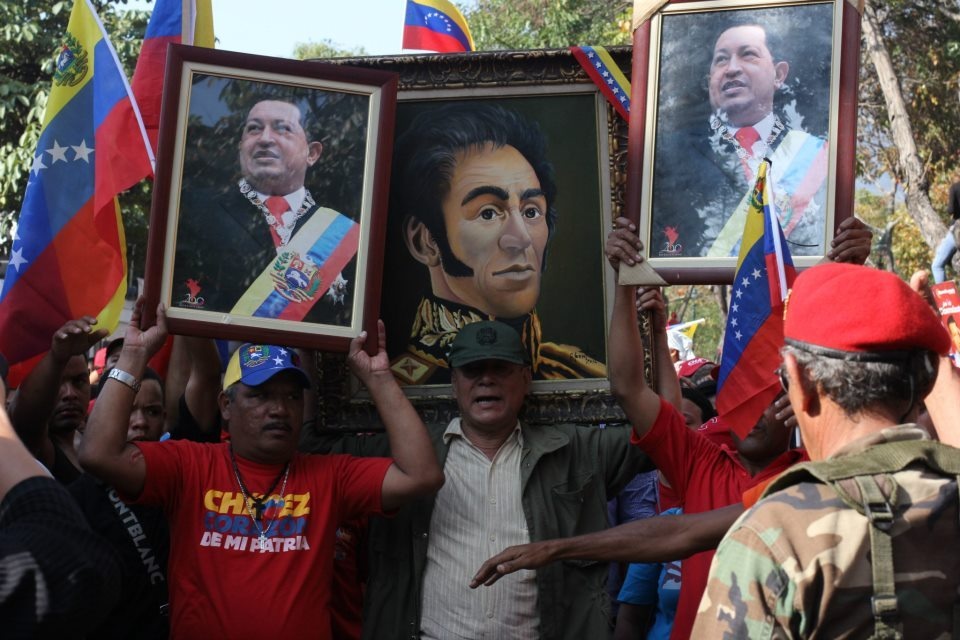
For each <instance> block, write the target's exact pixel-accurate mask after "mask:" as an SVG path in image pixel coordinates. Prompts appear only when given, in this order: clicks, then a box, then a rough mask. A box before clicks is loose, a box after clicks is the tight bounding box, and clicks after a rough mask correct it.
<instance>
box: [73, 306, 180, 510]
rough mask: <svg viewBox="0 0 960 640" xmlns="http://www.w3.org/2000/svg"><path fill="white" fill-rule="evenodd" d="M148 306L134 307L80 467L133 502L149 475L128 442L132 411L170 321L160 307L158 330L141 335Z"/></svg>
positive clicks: (83, 443)
mask: <svg viewBox="0 0 960 640" xmlns="http://www.w3.org/2000/svg"><path fill="white" fill-rule="evenodd" d="M143 304H144V301H143V298H140V299H139V300H137V303H136V305H135V306H134V309H133V315H132V316H131V317H130V325H129V326H128V327H127V332H126V334H125V335H124V337H123V349H122V351H120V359H119V360H117V364H116V366H115V367H114V368H113V371H114V372H116V373H115V374H114V375H115V376H117V377H111V378H110V379H108V380H107V382H106V383H105V384H104V385H103V389H102V390H101V391H100V395H99V396H97V402H96V404H94V407H93V412H92V413H91V414H90V417H89V418H88V420H87V429H86V431H85V432H84V435H83V440H82V441H81V443H80V452H79V453H80V464H81V465H83V468H84V469H85V470H86V471H87V472H88V473H91V474H93V475H94V476H96V477H97V478H99V479H101V480H103V481H104V482H106V483H107V484H110V485H112V486H113V487H115V488H116V489H118V490H119V491H120V492H121V493H123V494H125V495H126V496H128V497H136V496H138V495H140V492H141V491H142V490H143V483H144V480H145V479H146V473H147V467H146V464H145V463H144V460H143V454H141V453H140V449H138V448H137V447H136V446H135V445H133V444H129V443H128V442H127V426H128V424H129V420H130V412H131V411H132V409H133V400H134V398H135V397H136V395H137V390H138V388H139V383H140V380H142V379H143V372H144V371H145V370H146V368H147V361H149V360H150V358H151V357H152V356H153V355H154V354H155V353H156V352H157V351H158V350H159V349H160V347H161V346H163V342H164V340H166V337H167V316H166V312H165V311H164V309H163V306H162V305H161V306H160V307H158V308H157V324H156V326H153V327H150V328H149V329H148V330H146V331H141V330H140V318H141V317H142V312H143Z"/></svg>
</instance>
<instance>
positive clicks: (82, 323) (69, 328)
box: [50, 316, 110, 362]
mask: <svg viewBox="0 0 960 640" xmlns="http://www.w3.org/2000/svg"><path fill="white" fill-rule="evenodd" d="M95 324H97V319H96V318H94V317H93V316H80V317H79V318H77V319H76V320H68V321H67V322H66V323H65V324H64V325H63V326H62V327H60V328H59V329H57V331H56V333H54V334H53V340H51V342H50V354H51V355H52V356H53V357H54V358H55V359H56V360H57V361H58V362H66V361H67V360H69V359H70V358H72V357H73V356H76V355H81V354H83V353H85V352H86V351H87V350H88V349H89V348H90V347H92V346H93V345H95V344H96V343H97V342H98V341H100V340H103V339H104V338H106V337H107V335H108V334H109V333H110V332H109V331H107V330H106V329H97V330H96V331H94V330H93V326H94V325H95Z"/></svg>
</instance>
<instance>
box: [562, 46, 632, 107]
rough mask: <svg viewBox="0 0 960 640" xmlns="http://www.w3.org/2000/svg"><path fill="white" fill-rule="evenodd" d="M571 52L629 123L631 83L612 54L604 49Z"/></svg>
mask: <svg viewBox="0 0 960 640" xmlns="http://www.w3.org/2000/svg"><path fill="white" fill-rule="evenodd" d="M570 52H571V53H573V57H574V58H576V59H577V62H579V63H580V66H581V67H583V70H584V71H586V72H587V75H588V76H590V79H591V80H593V83H594V84H595V85H597V87H598V88H599V89H600V92H601V93H602V94H603V95H604V97H606V99H607V101H608V102H609V103H610V104H612V105H613V108H614V109H616V110H617V113H619V114H620V117H622V118H623V119H624V120H627V121H629V120H630V81H629V80H627V77H626V76H625V75H623V71H621V70H620V67H619V66H617V63H616V62H614V60H613V58H612V57H610V53H609V52H608V51H607V50H606V49H604V48H603V47H570Z"/></svg>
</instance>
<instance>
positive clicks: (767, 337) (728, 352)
mask: <svg viewBox="0 0 960 640" xmlns="http://www.w3.org/2000/svg"><path fill="white" fill-rule="evenodd" d="M769 168H770V163H769V161H767V160H765V161H763V162H762V163H761V164H760V168H759V170H758V171H757V182H756V185H755V186H754V188H753V191H752V193H751V197H750V203H749V208H748V210H747V219H746V223H745V225H744V229H743V241H742V242H741V244H740V257H739V259H738V260H737V271H736V276H735V277H734V282H733V285H732V286H731V296H730V312H729V315H728V316H727V328H726V331H725V333H724V337H723V355H722V357H721V360H720V375H719V377H718V378H717V412H718V413H720V415H721V416H722V417H723V418H724V419H725V420H726V422H727V423H728V424H729V425H730V426H731V427H732V428H733V430H734V431H735V432H736V433H737V434H738V435H739V436H740V437H741V438H743V437H746V435H747V434H748V433H749V432H750V430H751V429H753V427H754V426H755V425H756V423H757V420H759V419H760V416H761V414H762V413H763V411H764V409H766V408H767V407H768V406H769V405H770V403H771V402H773V399H774V398H776V397H777V392H778V391H779V388H780V383H779V380H778V379H777V375H776V373H775V370H776V368H777V367H778V366H779V365H780V348H781V347H782V346H783V305H784V302H783V301H784V299H785V298H786V296H787V292H788V291H789V289H790V287H791V286H792V285H793V280H794V278H795V277H796V272H795V270H794V268H793V260H792V259H791V257H790V252H789V250H788V249H787V246H786V240H785V239H784V236H783V230H782V229H781V228H780V222H779V221H778V220H777V217H776V214H775V213H773V211H772V208H771V206H770V203H771V202H772V201H773V198H772V195H771V192H772V188H771V185H770V181H769V180H768V179H767V172H768V171H769Z"/></svg>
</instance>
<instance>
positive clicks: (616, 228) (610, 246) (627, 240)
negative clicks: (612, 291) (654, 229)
mask: <svg viewBox="0 0 960 640" xmlns="http://www.w3.org/2000/svg"><path fill="white" fill-rule="evenodd" d="M642 250H643V243H642V242H640V236H638V235H637V225H635V224H633V223H632V222H630V221H629V220H628V219H627V218H617V219H616V220H614V222H613V231H611V232H610V233H609V235H607V243H606V246H605V247H604V253H606V254H607V262H609V263H610V266H611V267H613V270H614V271H617V272H619V271H620V264H621V263H623V264H626V265H628V266H633V265H635V264H637V263H639V262H642V261H643V259H644V258H643V255H642V254H641V253H640V252H641V251H642Z"/></svg>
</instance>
